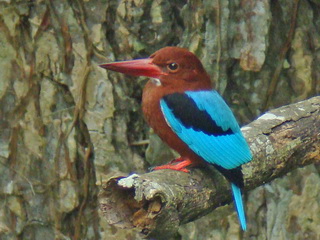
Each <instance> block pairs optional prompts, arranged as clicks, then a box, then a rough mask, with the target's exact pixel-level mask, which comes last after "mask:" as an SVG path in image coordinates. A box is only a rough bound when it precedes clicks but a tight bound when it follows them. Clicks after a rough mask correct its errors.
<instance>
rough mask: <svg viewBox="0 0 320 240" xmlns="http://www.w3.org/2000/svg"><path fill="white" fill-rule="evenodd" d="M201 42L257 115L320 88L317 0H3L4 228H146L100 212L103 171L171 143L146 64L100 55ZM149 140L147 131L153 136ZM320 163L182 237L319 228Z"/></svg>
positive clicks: (196, 46)
mask: <svg viewBox="0 0 320 240" xmlns="http://www.w3.org/2000/svg"><path fill="white" fill-rule="evenodd" d="M164 46H180V47H185V48H188V49H189V50H190V51H192V52H194V53H195V54H196V55H197V56H198V57H199V58H200V59H201V61H202V63H203V64H204V66H205V68H206V70H207V71H208V73H209V74H210V75H211V78H212V81H214V83H215V86H216V88H217V90H218V91H219V92H220V93H221V94H222V95H223V97H224V98H225V99H226V101H227V102H228V104H229V106H230V107H231V108H232V110H233V111H234V113H235V115H236V116H237V118H238V120H239V122H241V124H242V125H243V124H246V123H249V122H251V121H252V120H254V119H255V118H257V117H258V116H259V115H261V114H263V113H264V112H265V111H267V110H268V109H272V108H276V107H279V106H282V105H286V104H289V103H293V102H297V101H301V100H304V99H307V98H310V97H312V96H315V95H319V93H320V1H319V0H301V1H299V0H232V1H231V0H189V1H185V0H176V1H168V0H74V1H71V0H69V1H63V0H33V1H32V0H23V1H19V0H15V1H14V0H2V1H0V196H1V197H0V206H1V207H0V239H4V240H7V239H10V240H11V239H110V240H113V239H117V240H118V239H120V240H122V239H132V240H136V239H141V238H140V236H139V235H138V234H137V233H136V232H134V231H131V230H120V229H116V228H115V227H112V226H109V225H108V224H107V223H106V222H105V221H104V219H103V218H102V217H101V216H100V215H99V213H98V208H97V207H98V206H97V205H98V204H97V193H98V190H99V185H100V184H101V181H103V180H105V179H107V178H108V177H110V176H112V175H114V174H116V173H119V172H123V173H125V174H128V173H131V172H138V173H142V172H145V171H147V169H148V168H149V167H150V166H154V165H158V164H161V163H164V162H168V161H169V160H171V159H172V156H173V153H172V152H171V151H170V150H168V149H167V148H166V147H165V146H164V145H163V144H162V143H161V142H160V141H159V139H158V138H157V137H156V136H154V134H153V133H152V131H151V132H150V130H149V128H148V126H147V125H146V123H145V122H144V120H143V117H142V112H141V108H140V102H141V93H142V89H143V86H144V84H145V83H146V78H134V77H128V76H124V75H121V74H117V73H113V72H107V71H105V70H103V69H101V68H99V67H98V64H101V63H104V62H110V61H115V60H127V59H133V58H144V57H147V56H149V55H150V54H152V53H153V52H154V51H156V50H158V49H160V48H162V47H164ZM149 143H150V144H149ZM319 172H320V166H319V164H315V165H310V166H307V167H305V168H303V169H297V170H294V171H292V172H291V173H290V174H288V175H287V176H285V177H283V178H281V179H276V180H274V181H273V182H272V183H268V184H265V185H264V186H261V187H259V188H257V189H255V190H253V191H250V192H249V193H247V194H246V196H245V198H246V201H247V207H246V208H247V215H248V231H247V232H245V233H243V232H242V231H241V230H240V228H239V225H238V221H237V216H236V213H235V211H234V207H233V205H230V206H224V207H221V208H219V209H217V210H215V211H214V212H212V213H211V214H209V215H207V216H205V217H203V218H201V219H199V220H196V221H194V222H192V223H188V224H186V225H183V226H181V227H180V229H179V234H178V235H177V236H176V237H175V239H182V240H191V239H192V240H194V239H199V240H201V239H214V240H216V239H217V240H220V239H221V240H222V239H308V240H309V239H311V240H312V239H320V228H319V225H320V208H319V205H320V175H319Z"/></svg>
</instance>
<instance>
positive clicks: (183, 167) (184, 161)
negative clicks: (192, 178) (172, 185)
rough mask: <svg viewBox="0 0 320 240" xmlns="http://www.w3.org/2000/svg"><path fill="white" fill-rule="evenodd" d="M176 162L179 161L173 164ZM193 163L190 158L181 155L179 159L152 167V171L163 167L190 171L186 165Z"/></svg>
mask: <svg viewBox="0 0 320 240" xmlns="http://www.w3.org/2000/svg"><path fill="white" fill-rule="evenodd" d="M176 162H178V163H177V164H173V163H176ZM191 164H192V162H191V161H190V160H189V159H183V158H181V157H180V158H177V159H175V160H173V161H171V162H170V163H169V164H165V165H161V166H157V167H154V168H152V171H155V170H161V169H171V170H175V171H180V172H185V173H189V172H190V171H189V170H188V169H186V167H187V166H189V165H191Z"/></svg>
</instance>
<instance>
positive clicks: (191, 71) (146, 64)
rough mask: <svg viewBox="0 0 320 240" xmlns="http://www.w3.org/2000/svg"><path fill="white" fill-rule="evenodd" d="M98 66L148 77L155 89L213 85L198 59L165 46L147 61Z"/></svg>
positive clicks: (204, 87)
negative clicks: (156, 87) (159, 87)
mask: <svg viewBox="0 0 320 240" xmlns="http://www.w3.org/2000/svg"><path fill="white" fill-rule="evenodd" d="M100 67H103V68H106V69H109V70H112V71H116V72H121V73H125V74H129V75H134V76H147V77H151V78H153V79H152V80H151V81H152V83H154V84H155V85H156V86H162V87H164V88H170V89H176V90H178V91H179V90H184V91H185V90H206V89H211V88H212V84H211V81H210V77H209V75H208V74H207V73H206V71H205V69H204V68H203V66H202V64H201V62H200V60H199V59H198V58H197V57H196V56H195V55H194V54H193V53H191V52H189V51H188V50H186V49H184V48H178V47H165V48H162V49H160V50H158V51H156V52H155V53H153V54H152V55H151V56H150V57H149V58H146V59H138V60H131V61H123V62H114V63H107V64H102V65H100Z"/></svg>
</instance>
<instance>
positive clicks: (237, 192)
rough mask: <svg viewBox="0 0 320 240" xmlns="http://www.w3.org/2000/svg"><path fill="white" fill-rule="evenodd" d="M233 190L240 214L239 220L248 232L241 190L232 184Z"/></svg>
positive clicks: (243, 228)
mask: <svg viewBox="0 0 320 240" xmlns="http://www.w3.org/2000/svg"><path fill="white" fill-rule="evenodd" d="M231 188H232V192H233V197H234V202H235V206H236V210H237V213H238V218H239V221H240V224H241V228H242V230H243V231H246V230H247V223H246V216H245V213H244V208H243V203H242V196H241V189H240V188H239V187H237V186H236V185H235V184H233V183H231Z"/></svg>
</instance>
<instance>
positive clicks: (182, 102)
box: [163, 93, 233, 136]
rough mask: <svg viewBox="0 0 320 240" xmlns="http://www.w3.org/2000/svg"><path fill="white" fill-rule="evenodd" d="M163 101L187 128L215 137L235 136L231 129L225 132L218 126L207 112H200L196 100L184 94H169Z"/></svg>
mask: <svg viewBox="0 0 320 240" xmlns="http://www.w3.org/2000/svg"><path fill="white" fill-rule="evenodd" d="M163 100H164V101H165V102H166V104H167V105H168V107H169V108H170V109H171V111H172V113H173V114H174V116H175V117H176V118H177V119H179V121H180V122H181V123H182V124H183V125H184V126H185V127H186V128H192V129H193V130H195V131H201V132H204V133H205V134H207V135H214V136H222V135H229V134H233V131H232V130H231V129H230V128H228V129H227V130H226V131H224V130H223V129H222V128H221V127H220V126H218V125H217V124H216V122H215V121H214V120H213V119H212V118H211V117H210V115H209V114H208V113H207V112H206V111H203V110H200V109H199V108H198V107H197V104H196V103H195V102H194V100H193V99H192V98H190V97H189V96H188V95H186V94H184V93H173V94H169V95H166V96H164V97H163Z"/></svg>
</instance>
